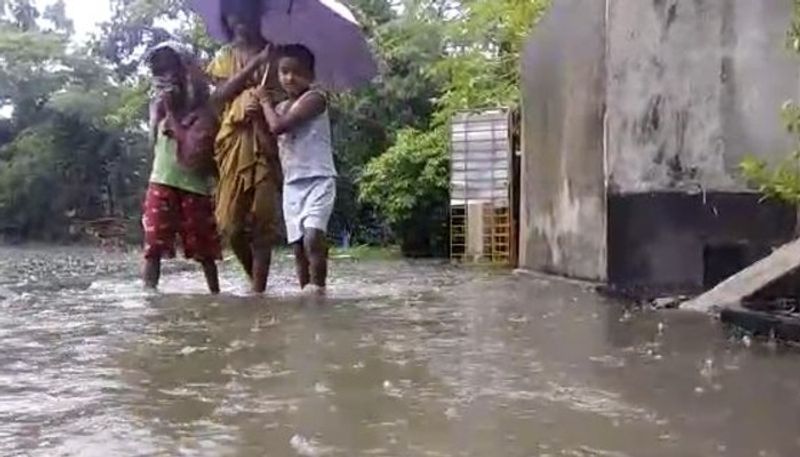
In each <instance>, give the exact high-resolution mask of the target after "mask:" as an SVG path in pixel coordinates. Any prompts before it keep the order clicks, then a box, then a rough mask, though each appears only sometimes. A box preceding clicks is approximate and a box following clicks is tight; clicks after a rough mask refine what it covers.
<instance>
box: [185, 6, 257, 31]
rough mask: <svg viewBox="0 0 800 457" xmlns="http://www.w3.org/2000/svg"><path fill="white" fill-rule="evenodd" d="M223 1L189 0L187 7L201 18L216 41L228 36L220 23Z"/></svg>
mask: <svg viewBox="0 0 800 457" xmlns="http://www.w3.org/2000/svg"><path fill="white" fill-rule="evenodd" d="M224 1H225V0H190V1H189V9H191V10H192V11H194V12H195V13H196V14H197V15H198V16H200V17H201V18H203V22H204V23H205V24H206V31H207V32H208V35H209V36H211V38H214V39H215V40H218V41H227V40H228V36H227V35H226V34H225V26H224V25H223V24H222V2H224ZM256 1H262V0H256Z"/></svg>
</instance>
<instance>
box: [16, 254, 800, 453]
mask: <svg viewBox="0 0 800 457" xmlns="http://www.w3.org/2000/svg"><path fill="white" fill-rule="evenodd" d="M276 269H277V271H276V277H275V278H274V286H273V289H272V291H271V293H270V296H268V297H267V298H254V297H248V296H247V295H246V294H245V293H244V291H245V290H246V287H245V285H244V283H243V281H242V280H241V278H240V275H239V272H238V270H237V269H236V268H235V266H234V265H232V264H226V265H225V267H224V268H223V286H224V288H225V289H226V290H227V293H226V294H224V295H222V296H220V297H208V296H205V295H203V282H202V278H201V275H200V274H199V272H198V271H196V269H195V268H193V266H192V265H188V264H184V263H182V262H177V263H171V264H169V267H168V268H167V269H166V271H165V273H166V275H165V278H164V284H163V286H164V287H163V291H162V293H160V294H148V293H145V292H143V291H142V290H141V289H140V287H139V285H138V282H137V280H136V273H137V271H138V258H137V257H136V256H135V255H123V254H108V253H103V252H100V251H93V250H86V249H58V250H33V249H27V250H19V249H0V344H2V348H3V351H2V354H1V355H0V455H2V456H37V457H38V456H48V457H49V456H98V457H100V456H102V457H113V456H125V457H127V456H156V455H159V456H160V455H164V456H243V457H249V456H259V457H260V456H276V457H282V456H308V457H316V456H412V457H417V456H431V457H440V456H441V457H445V456H475V457H489V456H491V457H495V456H509V457H517V456H518V457H535V456H539V457H545V456H576V457H590V456H604V457H605V456H613V457H617V456H644V457H659V456H664V457H667V456H669V457H672V456H698V457H705V456H742V457H753V456H758V457H762V456H763V457H773V456H787V457H790V456H798V455H800V435H798V434H797V432H796V431H797V430H798V428H799V427H798V426H800V354H798V353H797V352H796V351H795V350H792V349H785V348H780V347H776V346H774V345H770V344H765V343H756V342H753V343H750V342H749V340H744V341H743V340H742V339H741V338H738V337H737V336H735V335H732V334H731V333H730V332H727V331H726V330H725V329H723V328H722V327H721V326H720V325H719V324H718V323H717V322H715V321H713V320H711V319H709V318H706V317H704V316H698V315H692V314H683V313H676V314H658V313H651V312H634V313H630V312H626V311H625V310H624V309H623V307H622V306H621V305H620V304H617V303H611V302H608V301H607V300H604V299H602V298H600V297H598V296H597V295H595V294H594V293H593V292H592V291H591V289H589V288H587V287H582V286H580V285H574V284H570V283H565V282H560V281H554V280H543V279H534V278H525V277H515V276H512V275H509V274H505V273H498V272H486V271H478V270H470V269H459V268H454V267H451V266H447V265H442V264H440V263H437V262H406V261H384V262H356V261H351V260H341V261H337V262H335V263H334V265H333V266H332V272H333V284H332V287H331V297H330V298H329V300H328V301H327V303H326V304H325V305H323V306H319V305H318V304H314V303H310V302H308V301H306V300H304V299H302V298H301V297H299V296H298V294H297V293H296V292H295V290H294V286H293V284H292V278H291V267H290V264H289V262H288V261H287V260H285V259H284V260H282V261H281V262H280V263H279V265H278V266H277V267H276Z"/></svg>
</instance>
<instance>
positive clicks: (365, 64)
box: [261, 0, 378, 90]
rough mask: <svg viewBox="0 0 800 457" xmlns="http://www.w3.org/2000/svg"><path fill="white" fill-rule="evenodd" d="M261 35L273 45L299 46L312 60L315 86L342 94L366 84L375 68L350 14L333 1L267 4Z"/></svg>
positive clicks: (274, 1) (294, 0) (271, 0)
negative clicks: (319, 85)
mask: <svg viewBox="0 0 800 457" xmlns="http://www.w3.org/2000/svg"><path fill="white" fill-rule="evenodd" d="M261 34H262V35H263V36H264V38H266V39H267V40H269V41H271V42H273V43H276V44H302V45H304V46H306V47H307V48H308V49H310V50H311V52H312V53H314V57H315V58H316V74H317V82H318V83H320V84H321V85H323V86H324V87H326V88H328V89H332V90H345V89H351V88H354V87H358V86H361V85H363V84H366V83H368V82H370V81H371V80H372V79H373V78H374V77H375V76H376V75H377V73H378V66H377V63H376V61H375V58H374V56H373V54H372V50H371V49H370V46H369V44H368V43H367V40H366V38H365V37H364V34H363V33H362V31H361V26H360V25H359V24H358V21H357V20H356V18H355V16H353V13H351V12H350V10H349V9H347V7H346V6H344V5H343V4H342V3H340V2H338V1H336V0H269V1H267V2H266V3H265V12H264V16H263V18H262V20H261Z"/></svg>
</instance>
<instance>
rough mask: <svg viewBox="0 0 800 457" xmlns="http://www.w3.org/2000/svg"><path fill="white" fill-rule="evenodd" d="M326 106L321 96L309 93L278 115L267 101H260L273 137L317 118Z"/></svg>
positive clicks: (263, 99) (264, 99) (317, 93)
mask: <svg viewBox="0 0 800 457" xmlns="http://www.w3.org/2000/svg"><path fill="white" fill-rule="evenodd" d="M327 104H328V102H327V101H326V100H325V97H324V96H323V95H322V94H320V93H319V92H309V93H307V94H305V95H303V96H302V97H300V99H299V100H297V101H296V102H295V103H294V104H293V105H292V106H291V108H289V110H288V111H287V112H286V113H283V114H278V112H277V111H276V110H275V107H273V106H272V103H271V102H270V101H269V100H268V99H266V98H262V99H261V107H262V108H263V110H264V118H265V119H266V120H267V124H268V125H269V128H270V130H271V131H272V133H273V134H274V135H281V134H284V133H286V132H289V131H292V130H294V129H295V128H297V127H298V126H300V125H302V124H303V123H305V122H306V121H308V120H310V119H313V118H315V117H317V116H319V115H320V114H322V113H323V112H325V109H326V107H327Z"/></svg>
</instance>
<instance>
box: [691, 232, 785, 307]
mask: <svg viewBox="0 0 800 457" xmlns="http://www.w3.org/2000/svg"><path fill="white" fill-rule="evenodd" d="M798 268H800V239H798V240H794V241H792V242H790V243H787V244H785V245H783V246H781V247H780V248H778V249H776V250H775V251H774V252H773V253H772V254H770V255H768V256H767V257H765V258H763V259H761V260H760V261H758V262H756V263H754V264H753V265H751V266H749V267H747V268H745V269H744V270H742V271H740V272H739V273H737V274H735V275H733V276H731V277H730V278H728V279H727V280H725V281H723V282H722V283H721V284H720V285H718V286H717V287H715V288H713V289H711V290H710V291H708V292H706V293H705V294H703V295H700V296H699V297H697V298H695V299H692V300H689V301H687V302H684V303H683V304H681V306H680V308H681V309H686V310H691V311H700V312H712V311H714V310H717V309H722V308H726V307H733V306H738V305H740V304H741V303H742V302H743V301H744V300H746V299H747V298H748V297H751V296H752V295H753V294H755V293H757V292H759V291H761V290H763V289H764V288H766V287H768V286H769V285H771V284H773V283H774V282H775V281H777V280H779V279H781V278H782V277H784V276H786V275H787V274H789V273H792V272H793V271H795V270H797V269H798Z"/></svg>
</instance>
